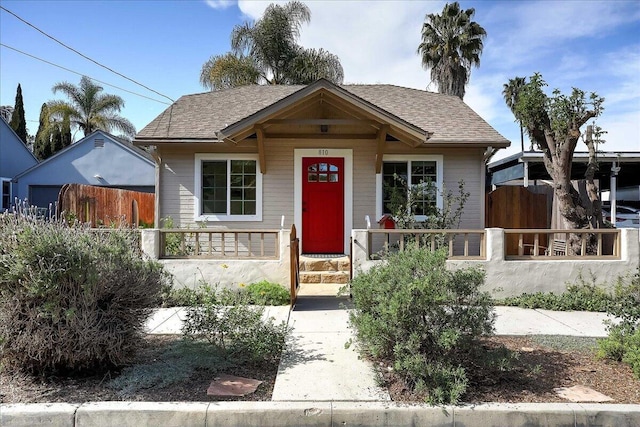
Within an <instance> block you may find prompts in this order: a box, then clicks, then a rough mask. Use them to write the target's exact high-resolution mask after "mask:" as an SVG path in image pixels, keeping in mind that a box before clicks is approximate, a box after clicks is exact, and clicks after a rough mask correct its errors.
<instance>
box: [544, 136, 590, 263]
mask: <svg viewBox="0 0 640 427" xmlns="http://www.w3.org/2000/svg"><path fill="white" fill-rule="evenodd" d="M563 144H572V141H571V140H569V139H568V140H566V141H562V142H559V143H557V142H555V141H552V142H551V144H549V147H550V150H548V151H547V152H546V153H545V156H544V164H545V167H546V169H547V172H548V173H549V175H550V176H551V178H552V180H553V196H554V200H555V202H556V203H557V206H558V211H559V212H560V215H561V216H562V222H563V223H564V224H563V227H560V228H562V229H582V228H585V227H586V226H587V222H586V215H585V214H586V212H585V208H584V207H583V206H582V205H581V203H580V195H579V193H578V191H577V190H576V189H575V188H574V187H573V185H572V184H571V166H572V159H573V151H571V152H569V150H567V149H566V148H565V147H562V145H563ZM581 245H582V242H581V240H580V238H579V236H578V235H576V234H571V235H570V236H569V253H568V254H567V255H577V254H579V253H580V251H581Z"/></svg>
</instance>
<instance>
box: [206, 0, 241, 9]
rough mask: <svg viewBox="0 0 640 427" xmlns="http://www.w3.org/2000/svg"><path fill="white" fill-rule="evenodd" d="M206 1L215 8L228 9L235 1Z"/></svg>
mask: <svg viewBox="0 0 640 427" xmlns="http://www.w3.org/2000/svg"><path fill="white" fill-rule="evenodd" d="M205 2H206V3H207V5H208V6H209V7H212V8H214V9H226V8H228V7H231V6H232V5H233V4H234V3H235V2H234V1H233V0H205Z"/></svg>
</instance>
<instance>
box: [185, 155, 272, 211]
mask: <svg viewBox="0 0 640 427" xmlns="http://www.w3.org/2000/svg"><path fill="white" fill-rule="evenodd" d="M194 197H195V203H194V205H195V220H196V221H261V220H262V174H261V173H260V170H259V165H258V156H257V155H252V154H250V155H247V154H236V155H234V154H196V156H195V188H194Z"/></svg>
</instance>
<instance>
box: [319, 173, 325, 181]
mask: <svg viewBox="0 0 640 427" xmlns="http://www.w3.org/2000/svg"><path fill="white" fill-rule="evenodd" d="M318 177H319V178H320V182H327V174H326V173H321V174H318Z"/></svg>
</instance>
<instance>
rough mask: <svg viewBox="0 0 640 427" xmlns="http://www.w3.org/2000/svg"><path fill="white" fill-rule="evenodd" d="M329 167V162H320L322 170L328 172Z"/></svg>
mask: <svg viewBox="0 0 640 427" xmlns="http://www.w3.org/2000/svg"><path fill="white" fill-rule="evenodd" d="M327 170H328V169H327V164H326V163H320V172H326V171H327Z"/></svg>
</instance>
